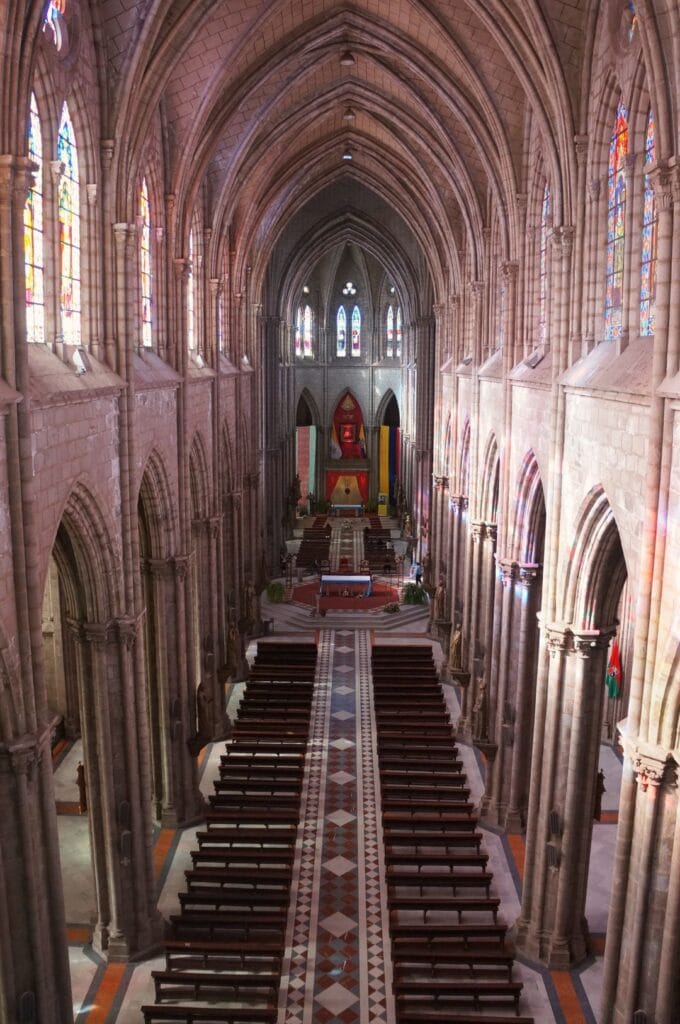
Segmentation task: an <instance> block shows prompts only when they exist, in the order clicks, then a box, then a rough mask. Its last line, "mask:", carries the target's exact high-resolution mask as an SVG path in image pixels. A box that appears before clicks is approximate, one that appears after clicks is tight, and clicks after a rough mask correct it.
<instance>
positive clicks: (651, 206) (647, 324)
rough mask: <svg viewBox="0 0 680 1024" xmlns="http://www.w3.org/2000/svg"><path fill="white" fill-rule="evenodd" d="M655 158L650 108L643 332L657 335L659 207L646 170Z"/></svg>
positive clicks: (642, 276)
mask: <svg viewBox="0 0 680 1024" xmlns="http://www.w3.org/2000/svg"><path fill="white" fill-rule="evenodd" d="M655 159H656V153H655V148H654V114H653V113H652V111H651V110H650V111H649V116H648V117H647V131H646V134H645V201H644V209H643V214H642V258H641V260H640V334H642V335H649V334H654V321H655V314H656V235H657V224H658V218H657V210H656V199H655V198H654V189H653V188H652V183H651V181H650V178H649V174H648V173H647V172H648V170H649V168H650V167H651V166H652V164H653V163H654V161H655Z"/></svg>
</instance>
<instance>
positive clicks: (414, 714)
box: [372, 645, 532, 1024]
mask: <svg viewBox="0 0 680 1024" xmlns="http://www.w3.org/2000/svg"><path fill="white" fill-rule="evenodd" d="M372 666H373V686H374V700H375V714H376V722H377V732H378V736H377V743H378V756H379V769H380V785H381V794H382V821H383V832H384V840H385V866H386V876H387V886H388V904H389V912H390V936H391V946H392V961H393V979H394V980H393V984H394V995H395V1001H396V1007H397V1020H398V1022H399V1024H422V1022H425V1021H440V1022H443V1021H446V1022H447V1024H468V1022H474V1024H507V1022H508V1021H512V1022H513V1024H532V1018H530V1017H520V1016H519V1000H520V994H521V991H522V984H521V982H519V981H516V980H515V979H514V978H513V964H514V959H513V954H512V950H511V949H510V948H509V946H508V944H507V943H506V926H505V925H504V924H503V923H501V922H500V921H499V919H498V912H499V903H500V901H499V900H498V898H497V897H495V896H494V895H492V893H491V884H492V879H493V876H492V873H491V872H490V871H489V870H488V858H487V855H486V854H485V853H484V852H483V850H482V834H481V832H480V831H479V829H478V828H477V824H478V822H477V818H476V817H475V814H474V808H473V804H472V803H471V801H470V790H469V787H468V785H467V779H466V776H465V774H464V772H463V765H462V762H461V760H460V759H459V756H458V749H457V747H456V745H455V741H454V735H453V730H452V727H451V722H450V720H449V715H448V711H447V709H446V704H445V701H444V697H443V694H442V690H441V686H440V684H439V681H438V678H437V673H436V669H435V666H434V663H433V660H432V652H431V648H430V647H429V645H427V646H426V645H412V646H398V647H387V646H375V647H374V648H373V656H372ZM508 1005H509V1006H511V1007H512V1008H513V1009H514V1013H515V1015H514V1016H507V1015H505V1016H499V1015H498V1013H497V1012H496V1011H498V1010H500V1011H501V1012H504V1011H505V1007H506V1006H508Z"/></svg>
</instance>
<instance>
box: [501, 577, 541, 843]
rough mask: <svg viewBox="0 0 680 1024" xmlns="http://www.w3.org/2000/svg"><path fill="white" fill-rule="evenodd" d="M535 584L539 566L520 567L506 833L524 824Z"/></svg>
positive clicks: (504, 798) (504, 793)
mask: <svg viewBox="0 0 680 1024" xmlns="http://www.w3.org/2000/svg"><path fill="white" fill-rule="evenodd" d="M537 580H539V568H538V566H533V565H522V566H521V567H520V570H519V582H518V584H517V583H516V584H515V595H516V596H517V594H518V591H519V602H520V608H519V635H518V638H517V648H516V653H515V656H514V657H513V664H512V666H511V671H510V688H511V691H512V696H511V697H510V700H511V702H512V707H513V714H514V720H513V721H511V722H508V724H507V725H508V732H509V733H510V734H511V735H512V743H511V751H512V752H511V755H510V771H509V772H504V773H503V777H502V779H501V789H500V796H499V804H500V807H501V808H507V811H506V814H505V821H504V825H505V829H506V831H507V832H521V831H522V830H523V828H524V824H525V821H526V810H527V798H528V795H529V771H530V765H531V740H532V735H533V711H534V690H535V678H536V677H535V662H536V640H537V635H536V634H537V628H538V627H537V624H536V615H535V594H536V589H537V588H536V582H537ZM515 666H516V669H515ZM513 670H514V671H513Z"/></svg>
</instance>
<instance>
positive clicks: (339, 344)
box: [335, 306, 347, 356]
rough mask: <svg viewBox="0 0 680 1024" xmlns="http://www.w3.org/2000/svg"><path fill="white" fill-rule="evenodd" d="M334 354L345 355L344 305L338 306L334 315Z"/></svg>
mask: <svg viewBox="0 0 680 1024" xmlns="http://www.w3.org/2000/svg"><path fill="white" fill-rule="evenodd" d="M336 337H337V341H336V349H335V352H336V355H338V356H346V355H347V314H346V313H345V307H344V306H340V308H339V309H338V315H337V317H336Z"/></svg>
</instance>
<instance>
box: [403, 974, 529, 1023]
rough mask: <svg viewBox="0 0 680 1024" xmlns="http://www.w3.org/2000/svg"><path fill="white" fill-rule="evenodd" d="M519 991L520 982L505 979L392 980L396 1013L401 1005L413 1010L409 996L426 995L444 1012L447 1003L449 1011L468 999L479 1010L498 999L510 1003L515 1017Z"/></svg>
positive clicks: (517, 1008) (414, 1001)
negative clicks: (485, 1003) (483, 1005)
mask: <svg viewBox="0 0 680 1024" xmlns="http://www.w3.org/2000/svg"><path fill="white" fill-rule="evenodd" d="M522 988H523V985H522V982H521V981H506V980H505V979H503V980H498V981H496V980H493V979H490V978H487V979H479V978H460V979H450V978H427V979H422V980H419V979H411V980H401V979H399V980H396V979H395V981H394V994H395V996H396V1002H397V1008H398V1011H401V1009H402V1007H404V1006H411V1007H415V1008H417V1001H416V1000H415V999H413V998H412V997H414V996H421V997H422V996H427V997H431V998H432V1000H433V1001H434V1005H433V1008H435V1007H436V1008H437V1009H445V1008H446V1005H447V1003H448V1004H449V1006H450V1008H451V1009H454V1008H455V1007H456V1006H457V1005H459V1003H460V1001H461V1000H472V1003H473V1006H474V1008H475V1009H476V1010H480V1009H481V1008H482V1003H483V1002H486V1001H488V1000H501V1001H502V1002H512V1003H513V1004H514V1007H515V1013H516V1014H519V997H520V995H521V994H522ZM408 997H411V998H408ZM431 1005H432V1004H431ZM400 1020H401V1015H400Z"/></svg>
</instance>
